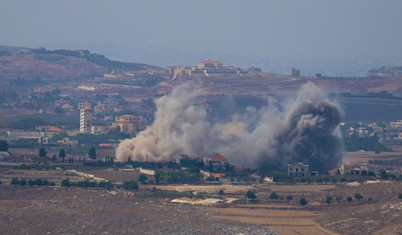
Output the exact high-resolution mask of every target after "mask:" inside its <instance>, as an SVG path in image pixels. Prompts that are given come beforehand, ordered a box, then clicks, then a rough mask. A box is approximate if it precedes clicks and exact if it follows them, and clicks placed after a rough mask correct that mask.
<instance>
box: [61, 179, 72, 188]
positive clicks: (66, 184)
mask: <svg viewBox="0 0 402 235" xmlns="http://www.w3.org/2000/svg"><path fill="white" fill-rule="evenodd" d="M61 186H62V187H70V179H69V178H67V179H64V180H62V181H61Z"/></svg>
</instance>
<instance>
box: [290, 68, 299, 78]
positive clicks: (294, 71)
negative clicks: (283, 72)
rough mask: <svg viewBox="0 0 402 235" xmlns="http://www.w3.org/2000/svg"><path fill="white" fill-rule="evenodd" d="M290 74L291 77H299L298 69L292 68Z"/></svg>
mask: <svg viewBox="0 0 402 235" xmlns="http://www.w3.org/2000/svg"><path fill="white" fill-rule="evenodd" d="M290 75H291V76H292V77H299V76H300V70H298V69H295V68H292V70H291V71H290Z"/></svg>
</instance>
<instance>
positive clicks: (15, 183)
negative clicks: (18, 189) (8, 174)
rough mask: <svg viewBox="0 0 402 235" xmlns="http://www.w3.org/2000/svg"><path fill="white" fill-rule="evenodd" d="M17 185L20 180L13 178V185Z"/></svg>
mask: <svg viewBox="0 0 402 235" xmlns="http://www.w3.org/2000/svg"><path fill="white" fill-rule="evenodd" d="M17 184H19V181H18V178H12V179H11V185H17Z"/></svg>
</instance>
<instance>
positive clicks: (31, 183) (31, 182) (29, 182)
mask: <svg viewBox="0 0 402 235" xmlns="http://www.w3.org/2000/svg"><path fill="white" fill-rule="evenodd" d="M28 185H29V186H31V187H32V186H34V185H35V181H33V180H31V179H30V180H28Z"/></svg>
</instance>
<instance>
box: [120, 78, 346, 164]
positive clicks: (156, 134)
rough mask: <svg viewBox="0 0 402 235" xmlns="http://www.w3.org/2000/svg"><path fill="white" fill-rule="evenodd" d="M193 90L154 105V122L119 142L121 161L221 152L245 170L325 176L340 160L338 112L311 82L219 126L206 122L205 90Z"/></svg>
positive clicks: (177, 92)
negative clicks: (295, 166) (305, 169)
mask: <svg viewBox="0 0 402 235" xmlns="http://www.w3.org/2000/svg"><path fill="white" fill-rule="evenodd" d="M192 87H194V84H185V85H182V86H180V87H177V88H175V89H174V90H173V91H172V93H171V94H170V95H168V96H164V97H162V98H160V99H158V100H156V106H157V111H156V114H155V121H154V123H153V124H152V125H151V126H150V127H148V128H147V129H146V130H144V131H143V132H141V133H139V134H138V135H137V137H135V138H133V139H129V140H124V141H123V142H121V143H120V145H119V147H118V148H117V151H116V157H117V160H118V161H127V159H128V158H131V159H132V160H136V161H145V160H148V161H165V160H172V158H173V157H174V156H177V155H178V154H180V153H187V154H191V155H194V154H196V155H197V154H198V155H203V154H206V153H210V152H219V153H221V154H222V155H224V156H226V157H227V158H228V159H229V161H230V162H231V163H233V164H241V165H244V166H247V167H259V168H262V169H273V170H285V169H286V166H287V164H288V163H291V162H303V163H305V164H309V165H310V167H311V169H313V170H322V171H326V170H329V169H332V168H333V167H335V166H337V164H338V163H339V162H340V161H341V158H342V139H341V137H340V135H339V133H338V125H339V123H340V121H341V114H340V111H339V108H338V106H337V105H336V104H335V103H333V102H331V101H330V100H329V99H328V97H327V95H326V94H325V93H324V92H323V91H322V90H321V89H320V88H318V87H317V86H316V85H314V84H313V83H308V84H306V85H304V86H303V87H302V88H301V90H300V91H299V92H298V94H297V96H296V97H294V98H293V99H291V100H289V101H288V102H285V103H278V101H276V100H272V99H271V100H269V105H268V106H267V107H263V108H261V109H259V110H256V109H255V108H253V107H248V108H247V109H246V110H245V111H244V112H243V113H242V114H236V115H233V117H232V120H231V121H230V122H219V123H211V122H209V121H207V111H206V109H205V108H203V106H202V105H201V102H200V97H201V90H200V89H199V88H192Z"/></svg>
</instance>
